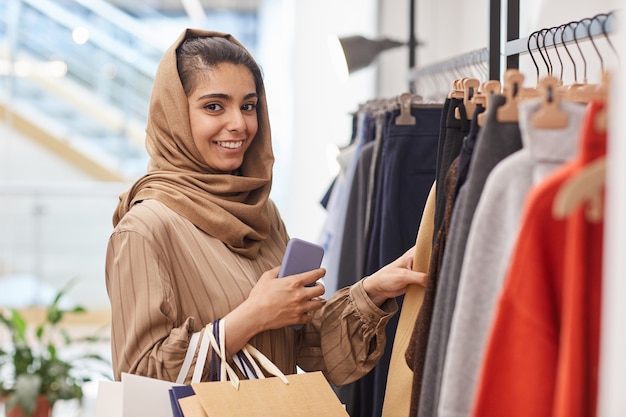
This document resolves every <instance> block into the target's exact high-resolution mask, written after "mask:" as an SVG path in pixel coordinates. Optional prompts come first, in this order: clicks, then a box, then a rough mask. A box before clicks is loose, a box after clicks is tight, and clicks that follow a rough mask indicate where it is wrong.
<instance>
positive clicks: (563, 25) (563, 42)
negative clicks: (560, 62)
mask: <svg viewBox="0 0 626 417" xmlns="http://www.w3.org/2000/svg"><path fill="white" fill-rule="evenodd" d="M572 23H575V22H569V23H564V24H562V25H561V26H559V28H560V27H562V28H563V31H562V32H561V45H562V46H563V49H565V52H567V56H569V59H570V60H571V61H572V66H573V67H574V84H578V69H577V68H576V61H575V60H574V57H572V54H571V52H570V51H569V49H568V48H567V44H566V43H565V40H564V38H565V30H566V29H569V27H570V25H571V24H572Z"/></svg>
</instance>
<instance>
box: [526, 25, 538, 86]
mask: <svg viewBox="0 0 626 417" xmlns="http://www.w3.org/2000/svg"><path fill="white" fill-rule="evenodd" d="M538 33H539V31H535V32H533V33H531V34H530V36H529V37H528V40H527V41H526V49H527V50H528V55H530V59H532V60H533V64H534V65H535V70H536V71H537V84H539V65H537V60H536V59H535V57H534V56H533V52H532V48H531V47H530V41H531V40H532V38H533V37H535V38H536V40H535V44H536V45H537V48H539V38H538V36H537V34H538Z"/></svg>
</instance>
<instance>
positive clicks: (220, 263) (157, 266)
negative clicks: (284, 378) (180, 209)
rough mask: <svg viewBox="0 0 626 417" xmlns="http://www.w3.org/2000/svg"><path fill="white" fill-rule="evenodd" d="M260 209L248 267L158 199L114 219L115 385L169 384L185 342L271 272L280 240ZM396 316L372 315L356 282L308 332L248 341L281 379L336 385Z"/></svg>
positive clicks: (362, 363) (375, 347) (369, 363)
mask: <svg viewBox="0 0 626 417" xmlns="http://www.w3.org/2000/svg"><path fill="white" fill-rule="evenodd" d="M269 206H270V218H271V222H270V224H271V225H272V227H271V230H270V234H269V237H268V238H267V239H266V240H265V241H264V242H263V245H262V247H261V249H260V252H259V256H258V257H257V258H256V259H249V258H246V257H244V256H241V255H238V254H236V253H234V252H231V251H230V250H229V249H228V248H227V247H226V246H225V245H224V244H223V243H222V242H221V241H219V240H217V239H215V238H213V237H211V236H209V235H208V234H206V233H204V232H203V231H201V230H200V229H198V228H197V227H195V226H194V225H193V224H192V223H191V222H190V221H188V220H187V219H185V218H184V217H182V216H180V215H178V214H177V213H175V212H174V211H172V210H170V209H169V208H168V207H167V206H165V205H164V204H162V203H161V202H159V201H157V200H145V201H143V202H141V203H138V204H135V205H134V206H133V208H132V209H131V210H130V212H129V213H127V214H126V215H125V216H124V217H123V218H122V220H121V221H120V223H119V224H118V225H117V226H116V228H115V230H114V231H113V233H112V235H111V237H110V239H109V244H108V248H107V257H106V284H107V291H108V295H109V298H110V302H111V307H112V335H111V336H112V355H113V369H114V375H115V378H116V379H117V380H119V379H120V377H121V373H122V372H128V373H135V374H140V375H144V376H149V377H153V378H158V379H163V380H169V381H174V380H175V379H176V377H177V375H178V372H179V370H180V368H181V365H182V362H183V360H184V358H185V354H186V351H187V346H188V344H189V339H190V337H191V335H192V334H193V333H194V332H198V331H200V330H201V329H202V328H203V327H204V326H205V325H206V324H208V323H211V322H213V321H214V320H216V319H218V318H221V317H224V316H225V315H226V314H227V313H228V312H230V311H231V310H233V309H234V308H235V307H237V306H238V305H239V304H240V303H242V302H243V301H244V300H245V299H246V298H247V297H248V294H249V292H250V290H251V289H252V287H253V286H254V284H255V283H256V281H257V280H258V279H259V277H260V276H261V275H262V274H263V273H264V272H265V271H267V270H268V269H271V268H273V267H275V266H278V265H279V264H280V262H281V259H282V256H283V253H284V250H285V246H286V244H287V240H288V238H289V237H288V235H287V232H286V230H285V227H284V224H283V222H282V220H281V219H280V216H279V213H278V211H277V209H276V207H275V205H274V204H273V203H272V202H271V201H270V204H269ZM397 308H398V307H397V304H396V302H395V300H394V299H390V300H388V301H387V302H386V303H385V304H384V305H383V306H382V308H378V307H377V306H376V305H375V304H374V303H372V301H371V300H370V299H369V297H368V296H367V294H366V293H365V290H364V289H363V285H362V283H361V282H358V283H356V284H354V285H352V286H351V287H349V288H344V289H342V290H339V291H338V292H337V293H336V294H334V295H333V296H332V297H331V298H330V299H329V300H328V302H327V303H326V304H325V306H324V307H323V308H322V309H320V310H318V311H317V312H316V315H315V318H314V320H313V322H312V323H311V324H309V325H306V326H304V327H303V328H302V329H300V330H294V329H292V328H290V327H287V328H283V329H277V330H270V331H265V332H262V333H259V334H258V335H256V336H255V337H253V338H252V339H251V340H250V343H251V344H252V345H253V346H255V347H256V348H257V349H259V350H260V351H261V352H263V353H264V354H265V355H266V356H267V357H268V358H269V359H270V360H272V362H274V363H275V364H276V365H277V366H278V367H279V368H280V369H281V370H282V371H283V372H284V373H286V374H289V373H295V372H296V365H298V366H299V367H300V368H302V369H303V370H305V371H313V370H321V371H323V372H324V373H325V375H326V377H327V378H328V379H329V381H331V382H332V383H333V384H335V385H337V386H340V385H344V384H347V383H350V382H353V381H355V380H356V379H358V378H360V377H361V376H363V375H365V374H366V373H367V372H368V371H369V370H370V369H371V368H372V367H373V366H374V365H375V364H376V362H377V361H378V359H379V358H380V356H381V355H382V354H383V349H384V346H385V342H386V338H385V325H386V323H387V322H388V321H389V319H390V318H391V316H392V315H393V314H395V312H396V311H397ZM227 336H228V335H227ZM209 358H210V356H209ZM209 362H210V361H209V360H208V359H207V365H206V366H205V376H207V375H208V371H207V370H208V368H209V366H210V364H209ZM192 370H193V367H192ZM191 372H192V371H190V374H189V375H188V376H187V382H189V381H190V379H191Z"/></svg>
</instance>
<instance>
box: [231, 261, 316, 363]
mask: <svg viewBox="0 0 626 417" xmlns="http://www.w3.org/2000/svg"><path fill="white" fill-rule="evenodd" d="M279 269H280V267H276V268H274V269H271V270H269V271H266V272H265V273H263V275H261V278H260V279H259V281H258V282H257V283H256V285H255V286H254V287H253V288H252V291H250V295H249V296H248V298H247V299H246V301H244V302H243V303H242V304H241V305H240V306H239V307H237V308H236V309H234V310H233V311H231V312H230V313H228V314H227V315H226V317H225V319H226V320H225V326H226V329H225V330H226V334H228V337H227V339H226V341H227V346H226V348H227V350H228V352H229V353H235V352H237V351H239V350H240V349H241V348H242V347H243V346H244V345H245V344H246V343H247V342H248V340H250V338H252V337H253V336H254V335H256V334H257V333H260V332H262V331H265V330H270V329H279V328H281V327H285V326H288V325H290V324H306V323H310V322H311V321H312V320H313V315H312V314H310V313H312V312H314V311H316V310H319V309H320V308H322V306H323V305H324V302H325V300H323V299H321V298H319V297H321V296H322V295H323V294H324V286H323V285H322V284H320V283H318V282H317V280H319V279H320V278H322V277H323V276H324V275H325V274H326V270H325V269H324V268H319V269H314V270H312V271H309V272H304V273H302V274H296V275H290V276H287V277H284V278H277V277H278V271H279ZM307 284H314V285H313V286H311V287H307V286H306V285H307Z"/></svg>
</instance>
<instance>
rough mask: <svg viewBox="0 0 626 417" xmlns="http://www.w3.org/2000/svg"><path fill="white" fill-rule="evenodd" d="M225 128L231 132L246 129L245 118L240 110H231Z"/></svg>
mask: <svg viewBox="0 0 626 417" xmlns="http://www.w3.org/2000/svg"><path fill="white" fill-rule="evenodd" d="M226 128H227V129H228V130H229V131H231V132H241V131H244V130H245V129H246V119H245V118H244V115H243V113H242V112H241V110H234V111H233V112H231V115H230V118H229V119H228V124H227V126H226Z"/></svg>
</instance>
